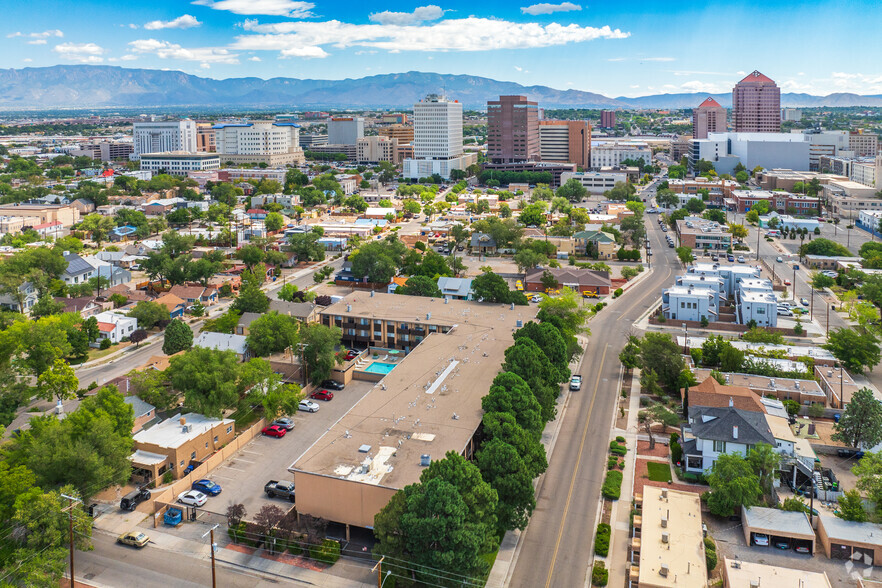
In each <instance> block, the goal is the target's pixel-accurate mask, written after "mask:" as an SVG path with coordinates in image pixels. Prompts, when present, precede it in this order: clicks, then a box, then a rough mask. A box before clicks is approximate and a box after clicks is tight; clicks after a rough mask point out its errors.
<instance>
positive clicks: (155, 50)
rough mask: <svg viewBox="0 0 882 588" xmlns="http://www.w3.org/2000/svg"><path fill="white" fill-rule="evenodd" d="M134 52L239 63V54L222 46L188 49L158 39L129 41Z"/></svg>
mask: <svg viewBox="0 0 882 588" xmlns="http://www.w3.org/2000/svg"><path fill="white" fill-rule="evenodd" d="M129 48H130V50H131V51H132V52H133V53H151V54H153V55H156V56H157V57H159V58H160V59H182V60H184V61H199V62H201V63H226V64H236V63H239V56H238V55H236V54H235V53H230V52H229V51H228V50H227V49H223V48H220V47H199V48H192V49H187V48H184V47H181V46H180V45H178V44H176V43H169V42H168V41H157V40H156V39H138V40H137V41H132V42H131V43H129Z"/></svg>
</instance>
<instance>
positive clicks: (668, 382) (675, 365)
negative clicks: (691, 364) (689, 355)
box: [640, 332, 684, 392]
mask: <svg viewBox="0 0 882 588" xmlns="http://www.w3.org/2000/svg"><path fill="white" fill-rule="evenodd" d="M640 362H641V365H642V366H643V369H650V370H652V371H654V372H655V373H656V374H657V375H658V377H659V380H660V381H661V383H662V385H663V386H664V387H665V388H667V389H668V391H670V392H675V391H676V390H677V384H678V383H679V381H680V372H682V371H683V367H684V363H683V357H682V355H681V350H680V346H679V345H677V343H676V341H674V339H673V338H672V337H671V336H670V335H668V334H667V333H653V332H648V333H646V335H644V337H643V340H642V341H641V342H640Z"/></svg>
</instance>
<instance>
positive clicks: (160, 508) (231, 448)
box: [153, 419, 266, 527]
mask: <svg viewBox="0 0 882 588" xmlns="http://www.w3.org/2000/svg"><path fill="white" fill-rule="evenodd" d="M265 426H266V420H265V419H260V420H259V421H257V422H256V423H255V424H253V425H252V426H251V427H250V428H248V429H246V430H244V431H242V433H240V434H239V435H237V436H236V438H235V439H233V440H232V441H230V442H229V443H227V444H226V445H225V446H224V447H222V448H221V449H220V451H217V452H215V453H214V455H212V456H211V457H209V458H208V459H206V460H205V461H204V462H202V464H200V465H199V466H197V467H196V468H195V469H194V470H193V471H192V472H190V473H189V474H187V475H186V476H184V477H183V478H181V479H180V480H178V481H176V482H175V483H173V484H172V485H171V486H169V487H168V488H166V489H165V490H164V491H163V492H162V493H160V494H158V495H156V496H154V497H153V526H154V527H156V526H158V524H159V522H161V521H162V515H163V514H164V513H165V509H166V508H167V507H168V504H170V503H174V501H175V498H176V497H177V496H178V494H180V493H181V492H184V491H185V490H189V489H190V488H191V486H192V485H193V481H194V480H200V479H202V478H204V477H205V476H207V475H208V472H210V471H212V470H213V469H214V468H216V467H218V466H219V465H221V464H222V463H223V462H225V461H226V460H227V459H229V458H230V457H232V456H233V454H235V453H236V452H237V451H239V449H241V448H242V447H243V446H244V445H245V444H246V443H248V442H249V441H251V439H253V438H254V436H255V435H257V434H258V433H259V432H260V430H261V429H263V428H264V427H265Z"/></svg>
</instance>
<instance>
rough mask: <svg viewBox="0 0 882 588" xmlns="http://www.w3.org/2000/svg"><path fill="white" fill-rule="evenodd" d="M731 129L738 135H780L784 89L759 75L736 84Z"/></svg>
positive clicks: (755, 73)
mask: <svg viewBox="0 0 882 588" xmlns="http://www.w3.org/2000/svg"><path fill="white" fill-rule="evenodd" d="M732 126H733V128H734V130H735V132H736V133H739V132H745V133H779V132H781V88H779V87H778V85H777V84H776V83H775V82H774V81H772V80H771V79H770V78H768V77H767V76H765V75H763V74H761V73H760V72H758V71H754V72H752V73H750V74H748V75H747V77H745V78H744V79H743V80H741V81H740V82H738V83H737V84H735V87H734V88H732Z"/></svg>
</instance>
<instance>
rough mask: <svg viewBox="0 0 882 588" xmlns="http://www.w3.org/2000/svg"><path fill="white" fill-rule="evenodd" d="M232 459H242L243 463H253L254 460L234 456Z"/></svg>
mask: <svg viewBox="0 0 882 588" xmlns="http://www.w3.org/2000/svg"><path fill="white" fill-rule="evenodd" d="M234 459H235V461H242V462H245V463H254V462H253V461H251V460H248V459H242V458H241V457H236V458H234Z"/></svg>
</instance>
